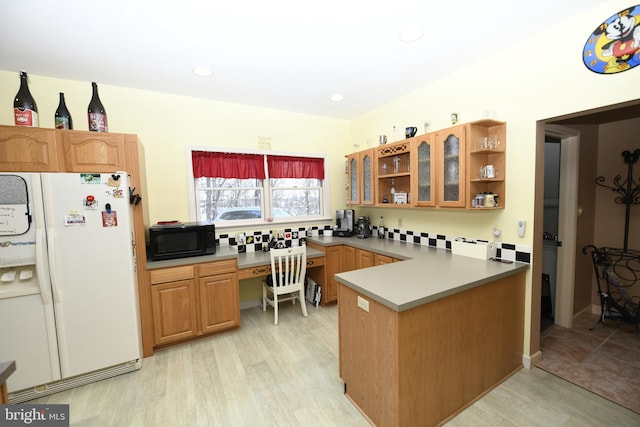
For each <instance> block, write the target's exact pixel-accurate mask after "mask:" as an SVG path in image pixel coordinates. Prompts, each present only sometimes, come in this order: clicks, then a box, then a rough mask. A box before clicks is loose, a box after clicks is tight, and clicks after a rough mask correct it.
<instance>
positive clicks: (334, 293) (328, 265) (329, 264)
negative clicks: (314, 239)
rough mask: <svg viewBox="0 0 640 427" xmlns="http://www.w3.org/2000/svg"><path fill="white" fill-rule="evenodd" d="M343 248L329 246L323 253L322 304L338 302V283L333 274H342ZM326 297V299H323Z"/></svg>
mask: <svg viewBox="0 0 640 427" xmlns="http://www.w3.org/2000/svg"><path fill="white" fill-rule="evenodd" d="M342 254H343V246H342V245H340V246H329V247H327V249H326V252H325V274H326V278H325V286H324V289H322V303H323V304H327V303H330V302H335V301H338V282H336V279H334V278H333V276H334V274H338V273H342V265H343V263H342ZM325 297H326V298H325Z"/></svg>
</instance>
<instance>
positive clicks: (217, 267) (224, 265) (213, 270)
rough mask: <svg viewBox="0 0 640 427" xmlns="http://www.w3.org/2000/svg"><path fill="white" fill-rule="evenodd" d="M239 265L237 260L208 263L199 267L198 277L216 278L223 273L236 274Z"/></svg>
mask: <svg viewBox="0 0 640 427" xmlns="http://www.w3.org/2000/svg"><path fill="white" fill-rule="evenodd" d="M237 268H238V264H237V262H236V260H235V259H225V260H223V261H214V262H207V263H205V264H200V265H198V276H200V277H206V276H215V275H216V274H222V273H235V272H236V269H237Z"/></svg>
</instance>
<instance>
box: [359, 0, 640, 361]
mask: <svg viewBox="0 0 640 427" xmlns="http://www.w3.org/2000/svg"><path fill="white" fill-rule="evenodd" d="M628 6H629V3H628V2H626V1H608V2H603V3H602V5H601V6H599V7H596V8H594V9H591V10H587V11H583V12H581V11H580V10H579V9H577V10H576V12H575V14H574V15H572V16H568V17H566V20H565V21H564V22H563V23H562V25H561V26H558V27H553V28H549V29H547V30H546V31H544V32H543V33H542V34H540V35H538V36H536V37H535V38H530V39H528V40H526V41H524V42H522V43H519V44H517V45H516V46H513V47H509V48H506V49H500V42H501V41H500V40H496V43H495V45H491V46H487V51H488V53H489V54H488V55H487V56H486V57H485V58H484V59H483V60H481V61H479V62H476V63H473V64H469V65H468V66H466V67H465V68H463V69H461V70H459V71H456V72H453V73H450V74H448V75H447V76H446V77H444V78H442V79H441V80H439V81H437V82H434V83H433V84H430V85H427V86H425V87H423V88H422V89H420V90H418V91H415V92H412V93H410V94H408V95H406V96H404V97H402V98H400V99H397V100H395V101H393V102H391V103H389V104H387V105H385V106H383V107H381V108H378V109H376V110H374V111H371V112H369V113H367V114H365V115H363V116H362V117H359V118H358V119H356V120H354V121H353V138H354V141H367V140H370V141H377V138H378V135H379V134H386V135H392V134H393V126H397V129H398V130H397V131H396V135H397V137H398V139H400V138H401V137H402V136H401V133H402V132H403V131H402V130H403V129H404V127H406V126H418V129H419V130H420V131H423V130H424V123H425V122H429V123H430V128H429V129H430V130H437V129H441V128H445V127H448V126H450V125H451V122H450V117H451V113H453V112H456V113H458V117H459V121H460V122H469V121H474V120H481V119H483V118H487V117H489V118H495V119H496V120H503V121H506V122H507V141H508V142H507V147H508V148H507V172H506V179H507V195H506V199H507V206H506V208H505V209H504V210H502V211H491V212H467V213H465V212H452V211H451V210H448V211H445V212H440V211H419V212H408V211H406V210H402V211H394V210H392V209H373V208H371V209H367V210H364V211H365V213H368V214H369V215H371V216H372V217H376V218H377V217H378V216H380V215H384V218H385V225H387V226H392V227H395V226H398V224H400V223H401V224H402V227H403V228H408V229H419V230H421V231H426V232H432V231H433V232H438V233H442V234H452V235H462V236H465V237H475V238H484V239H489V238H490V237H491V232H492V229H493V227H496V228H499V229H501V230H502V240H503V241H505V242H510V243H516V244H522V245H526V246H528V247H530V248H533V239H534V236H533V234H532V233H531V230H532V229H533V227H532V223H533V213H534V198H533V194H534V190H535V185H534V177H535V159H536V121H538V120H544V119H548V118H553V117H557V116H561V115H565V114H570V113H573V112H579V111H584V110H589V109H592V108H598V107H601V106H606V105H611V104H616V103H620V102H625V101H630V100H634V99H637V98H640V85H638V83H637V82H638V81H640V69H632V70H630V71H626V72H623V73H619V74H616V75H607V76H604V75H599V74H595V73H593V72H591V71H589V70H588V69H587V68H586V67H585V65H584V64H583V63H582V49H583V47H584V44H585V42H586V41H587V37H588V36H589V35H590V34H591V32H592V31H593V30H594V29H595V28H596V26H597V25H598V24H600V23H601V22H602V21H604V20H605V19H607V18H608V17H609V16H611V15H613V14H614V13H616V12H618V11H620V10H622V9H624V8H625V7H628ZM522 19H526V14H524V15H523V16H522ZM505 37H508V36H505ZM464 60H465V59H464V51H461V52H460V61H463V62H464ZM447 65H448V64H439V63H437V62H434V64H433V66H434V67H447ZM520 218H523V219H525V220H526V221H527V233H526V234H525V236H524V237H522V238H521V237H518V236H517V232H516V222H517V220H518V219H520ZM532 262H534V263H535V262H536V259H535V258H534V259H532ZM526 295H527V303H526V306H527V307H528V308H529V311H528V312H527V314H526V316H525V329H526V336H525V343H526V345H525V354H532V353H534V352H535V350H536V349H535V348H531V347H530V345H529V344H530V343H529V341H530V337H531V330H530V329H531V321H530V317H531V311H530V307H531V298H532V277H531V270H530V271H529V274H528V278H527V293H526ZM534 347H535V346H534Z"/></svg>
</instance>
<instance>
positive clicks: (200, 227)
mask: <svg viewBox="0 0 640 427" xmlns="http://www.w3.org/2000/svg"><path fill="white" fill-rule="evenodd" d="M215 253H216V228H215V225H214V224H213V223H209V222H185V223H182V222H179V221H160V222H158V223H157V224H156V225H152V226H151V227H149V246H148V248H147V258H148V259H149V261H164V260H168V259H177V258H187V257H194V256H202V255H213V254H215Z"/></svg>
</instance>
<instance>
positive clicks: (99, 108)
mask: <svg viewBox="0 0 640 427" xmlns="http://www.w3.org/2000/svg"><path fill="white" fill-rule="evenodd" d="M91 86H92V88H93V95H91V102H89V108H88V109H87V114H88V117H89V130H90V131H93V132H108V131H109V130H108V127H107V112H106V111H105V109H104V106H103V105H102V102H100V97H99V96H98V85H97V84H96V82H91Z"/></svg>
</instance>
